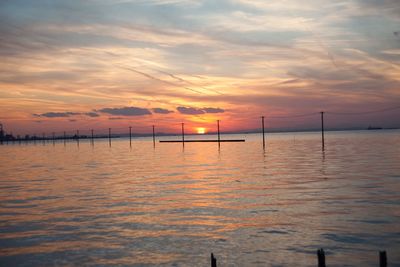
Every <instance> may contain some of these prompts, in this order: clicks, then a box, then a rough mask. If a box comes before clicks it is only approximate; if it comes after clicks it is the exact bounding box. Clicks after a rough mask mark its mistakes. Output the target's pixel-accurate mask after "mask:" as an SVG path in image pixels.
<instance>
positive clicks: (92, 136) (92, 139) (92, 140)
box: [90, 129, 94, 146]
mask: <svg viewBox="0 0 400 267" xmlns="http://www.w3.org/2000/svg"><path fill="white" fill-rule="evenodd" d="M90 133H91V140H90V141H91V143H92V146H93V145H94V134H93V129H91V130H90Z"/></svg>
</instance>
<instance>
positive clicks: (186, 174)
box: [0, 131, 400, 266]
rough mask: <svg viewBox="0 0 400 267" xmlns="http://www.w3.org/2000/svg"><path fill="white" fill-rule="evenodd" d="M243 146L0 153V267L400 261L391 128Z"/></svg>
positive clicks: (116, 143)
mask: <svg viewBox="0 0 400 267" xmlns="http://www.w3.org/2000/svg"><path fill="white" fill-rule="evenodd" d="M238 137H242V136H224V138H238ZM243 137H244V138H246V143H223V144H221V149H220V150H218V145H217V144H215V143H190V144H186V145H185V148H184V149H183V148H182V146H181V145H180V144H159V143H157V144H156V148H155V149H153V144H152V142H151V140H147V139H137V140H135V141H134V142H133V146H132V149H130V148H129V141H128V140H126V139H121V140H113V143H112V147H109V145H108V141H107V140H103V141H100V140H96V141H95V144H94V147H92V146H91V145H90V142H85V141H81V142H80V144H79V147H78V146H77V144H76V142H69V143H67V145H66V146H65V147H64V145H63V143H62V142H60V143H56V145H55V146H53V145H52V143H48V144H46V145H45V146H43V145H42V144H41V143H40V142H38V143H37V144H36V145H33V144H29V145H23V144H22V145H18V144H16V145H3V146H1V147H0V153H1V155H0V200H1V202H0V265H1V266H54V265H61V266H63V265H64V266H81V265H86V266H99V265H127V266H153V265H162V266H209V254H210V252H213V253H214V254H215V255H216V257H217V259H218V265H219V266H315V265H316V255H315V254H316V250H317V248H320V247H323V248H324V249H325V250H326V253H327V263H328V265H329V266H377V264H378V251H379V250H383V249H385V250H387V252H388V259H389V264H390V265H389V266H400V131H376V132H375V131H360V132H336V133H335V132H330V133H327V136H326V139H327V140H326V146H327V147H326V151H325V153H322V151H321V143H320V134H319V133H289V134H272V135H271V134H270V135H268V142H267V150H266V152H264V151H263V149H262V145H261V142H260V141H261V139H260V136H259V135H244V136H243Z"/></svg>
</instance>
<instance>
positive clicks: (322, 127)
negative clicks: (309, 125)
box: [321, 111, 325, 150]
mask: <svg viewBox="0 0 400 267" xmlns="http://www.w3.org/2000/svg"><path fill="white" fill-rule="evenodd" d="M321 135H322V150H325V129H324V112H323V111H321Z"/></svg>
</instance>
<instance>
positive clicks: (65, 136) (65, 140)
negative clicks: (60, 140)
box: [64, 131, 67, 146]
mask: <svg viewBox="0 0 400 267" xmlns="http://www.w3.org/2000/svg"><path fill="white" fill-rule="evenodd" d="M66 142H67V133H66V132H65V131H64V146H65V144H66Z"/></svg>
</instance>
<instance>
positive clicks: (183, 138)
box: [182, 122, 185, 146]
mask: <svg viewBox="0 0 400 267" xmlns="http://www.w3.org/2000/svg"><path fill="white" fill-rule="evenodd" d="M182 144H183V146H185V124H184V123H183V122H182Z"/></svg>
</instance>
